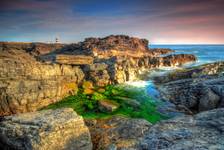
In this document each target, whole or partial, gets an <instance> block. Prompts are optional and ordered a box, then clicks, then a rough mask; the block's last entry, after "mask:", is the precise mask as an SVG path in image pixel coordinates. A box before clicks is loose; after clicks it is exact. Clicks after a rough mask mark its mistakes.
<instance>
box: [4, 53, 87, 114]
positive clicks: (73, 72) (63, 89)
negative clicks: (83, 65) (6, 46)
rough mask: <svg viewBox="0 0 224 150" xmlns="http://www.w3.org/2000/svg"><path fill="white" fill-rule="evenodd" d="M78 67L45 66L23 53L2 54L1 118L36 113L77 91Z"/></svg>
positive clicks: (79, 73)
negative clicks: (2, 116) (30, 112)
mask: <svg viewBox="0 0 224 150" xmlns="http://www.w3.org/2000/svg"><path fill="white" fill-rule="evenodd" d="M83 78H84V74H83V72H82V70H81V69H80V67H79V66H71V65H60V64H45V63H40V62H38V61H36V60H35V59H34V58H33V57H32V56H31V55H29V54H28V53H26V52H24V51H23V50H7V51H1V52H0V115H9V114H12V113H13V114H14V113H20V112H27V111H35V110H37V109H38V108H41V107H44V106H47V105H49V104H51V103H54V102H56V101H58V100H61V99H62V98H63V97H64V96H66V95H68V94H69V93H74V92H75V91H76V90H77V86H78V84H79V83H80V82H81V81H82V80H83Z"/></svg>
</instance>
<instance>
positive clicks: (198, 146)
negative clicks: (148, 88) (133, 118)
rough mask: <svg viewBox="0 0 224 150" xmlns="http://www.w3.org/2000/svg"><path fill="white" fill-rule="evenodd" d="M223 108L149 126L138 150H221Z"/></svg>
mask: <svg viewBox="0 0 224 150" xmlns="http://www.w3.org/2000/svg"><path fill="white" fill-rule="evenodd" d="M223 133H224V109H223V108H222V109H214V110H211V111H206V112H202V113H199V114H197V115H195V116H187V115H186V116H182V117H177V118H174V119H171V120H167V121H163V122H161V123H158V124H156V125H154V126H153V127H151V128H150V130H149V131H148V132H147V133H146V134H145V137H144V138H143V140H142V141H141V146H139V148H138V149H139V150H223V149H224V134H223Z"/></svg>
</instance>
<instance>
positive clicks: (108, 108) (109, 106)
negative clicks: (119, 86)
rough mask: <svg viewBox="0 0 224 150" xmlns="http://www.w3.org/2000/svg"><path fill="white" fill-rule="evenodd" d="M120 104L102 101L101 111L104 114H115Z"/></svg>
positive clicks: (100, 103)
mask: <svg viewBox="0 0 224 150" xmlns="http://www.w3.org/2000/svg"><path fill="white" fill-rule="evenodd" d="M118 107H119V104H118V103H116V102H114V101H111V100H100V101H99V109H100V110H101V111H103V112H113V111H115V110H117V109H118Z"/></svg>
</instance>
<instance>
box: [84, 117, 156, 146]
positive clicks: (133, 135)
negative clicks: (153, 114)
mask: <svg viewBox="0 0 224 150" xmlns="http://www.w3.org/2000/svg"><path fill="white" fill-rule="evenodd" d="M86 124H87V126H88V127H89V129H90V133H91V137H92V141H93V145H94V149H96V150H101V149H110V150H112V149H130V150H132V149H133V150H134V149H136V150H137V149H138V145H139V143H140V141H141V140H142V138H143V137H144V135H145V133H146V132H147V131H148V130H149V129H150V127H151V126H152V124H151V123H149V122H148V121H146V120H144V119H128V118H124V117H118V116H117V117H113V118H110V119H101V120H86Z"/></svg>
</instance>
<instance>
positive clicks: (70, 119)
mask: <svg viewBox="0 0 224 150" xmlns="http://www.w3.org/2000/svg"><path fill="white" fill-rule="evenodd" d="M0 137H1V138H0V148H1V149H14V150H31V149H32V150H45V149H48V150H92V142H91V137H90V133H89V130H88V128H87V127H86V126H85V124H84V121H83V119H82V117H80V116H78V115H77V114H76V113H75V112H74V111H73V110H72V109H71V108H64V109H57V110H45V111H38V112H32V113H24V114H17V115H12V116H7V117H5V118H4V119H3V120H2V121H1V122H0Z"/></svg>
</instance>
